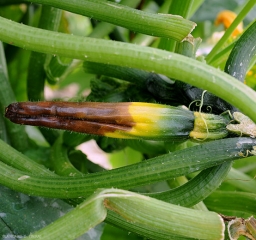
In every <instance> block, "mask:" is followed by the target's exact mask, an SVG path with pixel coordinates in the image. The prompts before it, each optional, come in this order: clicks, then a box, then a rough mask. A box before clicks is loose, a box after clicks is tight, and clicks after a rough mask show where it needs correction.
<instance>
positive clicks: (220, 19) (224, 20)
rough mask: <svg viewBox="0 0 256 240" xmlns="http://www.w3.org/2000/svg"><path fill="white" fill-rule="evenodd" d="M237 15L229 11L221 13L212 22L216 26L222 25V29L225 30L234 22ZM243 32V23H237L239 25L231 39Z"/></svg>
mask: <svg viewBox="0 0 256 240" xmlns="http://www.w3.org/2000/svg"><path fill="white" fill-rule="evenodd" d="M236 17H237V15H236V14H235V13H234V12H232V11H229V10H224V11H221V12H220V13H219V14H218V15H217V17H216V20H215V22H214V24H215V25H216V26H218V25H220V24H223V25H224V28H225V29H227V28H229V26H230V25H231V24H232V22H233V21H234V20H235V18H236ZM242 32H243V23H242V22H241V23H239V25H238V26H237V27H236V29H235V30H234V32H233V33H232V37H236V36H237V35H239V34H241V33H242Z"/></svg>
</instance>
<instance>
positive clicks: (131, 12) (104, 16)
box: [29, 0, 195, 41]
mask: <svg viewBox="0 0 256 240" xmlns="http://www.w3.org/2000/svg"><path fill="white" fill-rule="evenodd" d="M29 2H33V3H40V4H45V5H50V6H53V7H56V8H60V9H63V10H67V11H70V12H74V13H77V14H81V15H84V16H87V17H90V18H95V19H97V20H101V21H105V22H109V23H112V24H115V25H119V26H122V27H125V28H128V29H130V30H132V31H135V32H140V33H144V34H148V35H153V36H159V37H166V38H173V39H175V40H177V41H181V40H182V39H184V38H185V37H186V36H187V35H188V34H189V33H190V32H191V31H192V30H193V29H194V27H195V23H193V22H191V21H188V20H186V19H183V18H181V17H177V16H170V15H164V14H161V15H160V14H152V13H148V12H143V11H139V10H136V9H133V8H129V7H126V6H124V5H121V4H118V3H114V2H109V1H100V0H84V1H79V0H74V1H69V0H53V1H52V0H32V1H29ZM113 16H115V17H113Z"/></svg>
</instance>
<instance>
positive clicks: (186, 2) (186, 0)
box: [158, 0, 194, 52]
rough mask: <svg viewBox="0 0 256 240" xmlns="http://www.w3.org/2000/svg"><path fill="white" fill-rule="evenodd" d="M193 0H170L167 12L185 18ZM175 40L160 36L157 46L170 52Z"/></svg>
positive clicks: (173, 48) (172, 49) (172, 50)
mask: <svg viewBox="0 0 256 240" xmlns="http://www.w3.org/2000/svg"><path fill="white" fill-rule="evenodd" d="M193 2H194V0H183V1H179V0H172V2H171V5H170V7H169V11H168V14H173V15H179V16H182V17H184V18H187V16H188V14H189V11H190V8H191V6H192V5H193ZM175 46H176V41H175V40H174V39H167V38H162V39H161V40H160V43H159V45H158V48H160V49H164V50H167V51H170V52H174V50H175Z"/></svg>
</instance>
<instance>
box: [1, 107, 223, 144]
mask: <svg viewBox="0 0 256 240" xmlns="http://www.w3.org/2000/svg"><path fill="white" fill-rule="evenodd" d="M5 116H6V117H7V118H9V119H10V120H11V121H12V122H14V123H18V124H25V125H32V126H41V127H49V128H57V129H62V130H68V131H74V132H80V133H87V134H95V135H100V136H107V137H112V138H125V139H144V140H157V141H162V140H176V139H187V138H188V137H189V136H190V137H192V138H195V139H203V140H206V139H219V138H223V137H226V136H227V130H226V119H225V118H223V117H222V116H217V115H213V114H203V113H196V112H192V111H189V110H187V109H184V108H181V107H171V106H168V105H162V104H153V103H143V102H126V103H125V102H121V103H99V102H18V103H13V104H10V105H9V106H8V107H7V108H6V113H5ZM191 132H193V134H192V135H191Z"/></svg>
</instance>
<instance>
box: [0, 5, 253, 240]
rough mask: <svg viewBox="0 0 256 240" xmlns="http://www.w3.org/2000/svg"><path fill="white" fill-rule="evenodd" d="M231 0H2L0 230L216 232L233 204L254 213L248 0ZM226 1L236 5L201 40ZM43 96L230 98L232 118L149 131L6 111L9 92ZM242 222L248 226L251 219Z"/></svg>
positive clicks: (207, 108) (240, 213) (217, 109)
mask: <svg viewBox="0 0 256 240" xmlns="http://www.w3.org/2000/svg"><path fill="white" fill-rule="evenodd" d="M242 2H243V5H242V6H240V3H241V1H238V0H234V1H208V0H205V1H199V0H198V1H185V0H184V1H179V0H172V1H157V0H156V1H149V0H147V1H139V0H129V1H127V0H122V1H120V3H116V1H102V0H97V1H96V0H84V1H78V0H75V1H68V0H64V1H61V0H51V1H50V0H32V1H25V3H24V1H21V0H13V1H6V0H0V6H1V9H0V41H2V42H0V86H1V88H0V110H1V115H0V192H1V193H0V196H1V197H0V236H1V237H2V239H5V238H8V236H9V237H10V236H11V237H10V238H20V237H27V239H31V238H39V237H40V238H42V239H86V240H87V239H88V240H89V239H90V240H99V239H103V240H108V239H115V238H118V239H123V240H125V239H224V234H225V236H226V238H227V239H228V238H229V237H228V234H229V230H230V229H231V228H232V229H231V230H232V234H233V233H234V232H235V233H236V228H235V229H234V227H233V226H232V227H230V226H228V225H227V222H228V221H230V220H234V218H231V216H235V217H237V218H238V219H239V218H249V217H250V216H252V215H254V216H255V203H256V202H255V201H256V200H255V199H256V196H255V194H256V190H255V189H256V180H255V175H256V170H255V169H256V162H255V159H256V157H255V156H252V155H253V154H255V145H256V141H255V139H254V137H255V136H254V135H253V136H252V134H250V133H251V128H253V129H254V128H255V124H254V123H255V121H256V93H255V89H256V70H255V68H256V67H255V59H256V56H255V55H256V50H255V49H256V48H255V32H256V31H255V26H256V25H255V0H247V1H245V0H244V1H242ZM39 4H41V5H39ZM225 9H229V10H232V11H234V12H236V13H237V14H238V18H237V19H236V20H235V21H234V22H233V24H232V25H231V27H230V28H229V29H228V30H227V31H226V33H225V34H224V35H223V37H222V38H221V39H220V41H218V43H216V42H215V43H210V44H209V41H208V40H209V38H211V36H212V35H213V33H214V32H215V31H218V30H220V28H217V27H215V26H214V19H215V18H216V15H217V13H218V12H219V11H221V10H225ZM157 11H158V13H165V14H157ZM166 13H170V14H175V15H180V16H183V17H184V18H181V17H179V16H174V15H166ZM252 16H254V17H252ZM9 19H11V20H12V21H10V20H9ZM243 19H244V23H245V26H246V28H245V29H244V32H243V33H242V34H241V36H237V37H236V38H235V39H234V38H232V37H230V36H231V34H232V32H233V30H234V29H235V28H236V27H237V25H238V24H239V23H240V21H241V20H243ZM20 23H22V24H20ZM196 24H197V25H198V26H197V27H196V29H195V30H194V27H195V25H196ZM32 26H34V27H32ZM46 30H47V31H46ZM193 30H194V31H193ZM190 34H192V35H193V36H192V35H190ZM86 36H87V37H86ZM196 37H199V38H201V39H199V38H198V39H197V38H196ZM182 40H184V41H183V42H181V41H182ZM201 40H202V43H201ZM135 42H136V44H135ZM145 45H146V46H145ZM205 49H206V51H205ZM196 50H197V54H198V55H199V56H195V53H196ZM229 53H231V54H230V55H229ZM241 63H242V64H241ZM225 65H226V67H225ZM238 73H239V76H238ZM46 80H47V81H46ZM238 80H240V81H238ZM244 82H245V83H246V84H244ZM204 90H207V92H206V93H205V92H204ZM52 99H53V100H57V99H59V100H65V101H67V100H68V101H71V100H73V101H91V102H113V103H115V102H147V103H161V104H167V105H171V106H180V105H183V106H184V107H187V108H190V110H191V111H199V113H197V114H198V115H199V116H201V117H202V116H205V115H204V114H205V113H207V114H209V112H211V111H213V113H214V114H217V115H221V118H223V116H226V115H225V114H224V115H223V114H222V113H223V111H224V110H229V114H230V115H231V117H232V121H231V122H229V127H228V129H229V128H230V126H232V127H234V128H235V129H238V130H236V131H235V130H232V131H231V132H230V133H229V135H228V136H226V135H227V134H226V133H227V131H226V129H224V130H225V134H224V135H221V138H225V139H219V140H215V141H209V139H207V134H209V131H210V128H208V127H210V126H206V138H205V139H203V140H202V141H197V140H196V139H193V140H187V139H182V140H178V138H177V140H175V139H173V140H171V141H149V140H134V139H114V138H107V137H102V136H95V135H89V134H80V133H72V132H66V131H64V132H63V131H60V130H52V129H46V128H35V127H29V128H24V126H21V125H16V124H13V123H11V122H10V121H9V120H7V119H5V117H4V113H5V108H6V107H7V106H8V105H9V104H10V103H12V102H15V101H27V100H31V101H38V100H52ZM238 109H239V110H238ZM236 111H241V113H238V115H239V116H240V115H241V114H242V113H243V114H244V115H242V116H244V118H246V119H247V122H246V123H245V124H244V125H245V126H244V127H246V131H243V130H241V129H240V128H238V127H239V119H238V118H237V117H236V116H238V115H237V113H234V112H236ZM226 114H227V113H226ZM176 117H177V116H176ZM182 117H184V116H180V118H179V119H181V120H180V123H182ZM217 117H220V116H217ZM71 120H72V119H71ZM214 121H215V120H213V123H212V124H213V126H215V125H214V124H217V123H216V122H214ZM203 123H206V122H204V121H203ZM203 123H202V125H203V127H205V125H204V124H203ZM247 123H250V124H247ZM223 124H224V123H223ZM224 125H226V123H225V124H224ZM224 125H223V126H224ZM168 126H169V125H168ZM248 128H249V129H248ZM247 130H248V131H247ZM248 132H249V134H248ZM242 134H245V135H246V136H247V137H243V136H242ZM240 135H241V136H240ZM204 140H206V141H204ZM95 148H96V149H95ZM98 164H99V165H98ZM109 168H112V169H109ZM126 190H129V191H126ZM135 192H137V193H135ZM209 210H210V211H209ZM219 214H225V215H227V216H221V215H219ZM225 221H226V222H225ZM241 222H243V221H241ZM245 222H246V223H250V224H251V225H250V226H249V225H248V226H244V227H245V229H246V230H247V237H248V238H249V239H255V238H253V236H254V237H255V229H254V225H253V224H254V218H251V219H249V220H246V221H245ZM224 223H225V224H224ZM29 234H32V235H31V236H29ZM1 237H0V238H1ZM8 239H9V238H8Z"/></svg>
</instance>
